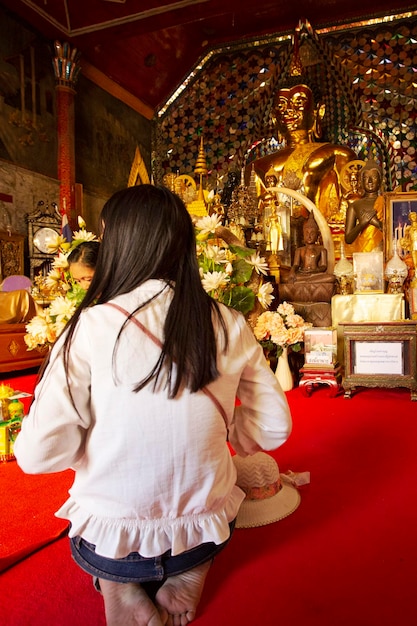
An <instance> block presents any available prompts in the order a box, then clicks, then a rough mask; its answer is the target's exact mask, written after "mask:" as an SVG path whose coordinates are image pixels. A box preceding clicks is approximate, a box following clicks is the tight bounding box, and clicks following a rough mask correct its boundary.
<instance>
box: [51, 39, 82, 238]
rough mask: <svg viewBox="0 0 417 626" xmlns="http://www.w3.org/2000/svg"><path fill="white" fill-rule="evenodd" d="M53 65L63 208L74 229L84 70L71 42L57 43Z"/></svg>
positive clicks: (61, 207)
mask: <svg viewBox="0 0 417 626" xmlns="http://www.w3.org/2000/svg"><path fill="white" fill-rule="evenodd" d="M54 55H55V56H54V59H53V68H54V75H55V84H56V101H57V118H58V122H57V132H58V179H59V181H60V189H59V210H60V213H61V215H64V214H65V213H66V214H67V217H68V222H69V224H70V226H71V228H72V230H76V229H77V221H76V215H75V140H74V95H75V93H76V92H75V89H74V87H75V84H76V82H77V79H78V75H79V73H80V69H81V68H80V66H79V59H80V53H79V52H77V49H76V48H74V49H72V50H71V47H70V46H69V44H68V43H63V44H61V43H60V42H59V41H55V43H54Z"/></svg>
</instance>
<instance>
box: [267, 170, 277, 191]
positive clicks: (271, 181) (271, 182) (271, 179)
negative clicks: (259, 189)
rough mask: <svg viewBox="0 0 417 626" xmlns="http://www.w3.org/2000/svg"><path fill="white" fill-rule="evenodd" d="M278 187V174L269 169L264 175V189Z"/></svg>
mask: <svg viewBox="0 0 417 626" xmlns="http://www.w3.org/2000/svg"><path fill="white" fill-rule="evenodd" d="M277 185H278V174H277V173H276V171H275V170H274V169H273V168H271V169H269V170H268V171H267V173H266V174H265V187H276V186H277Z"/></svg>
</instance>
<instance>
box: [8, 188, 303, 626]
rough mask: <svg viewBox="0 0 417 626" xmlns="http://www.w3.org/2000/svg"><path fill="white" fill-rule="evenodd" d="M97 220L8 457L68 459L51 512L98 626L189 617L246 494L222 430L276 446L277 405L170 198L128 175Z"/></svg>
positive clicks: (243, 443)
mask: <svg viewBox="0 0 417 626" xmlns="http://www.w3.org/2000/svg"><path fill="white" fill-rule="evenodd" d="M101 223H102V224H103V228H104V232H103V239H102V243H101V245H100V250H99V254H98V259H97V266H96V271H95V273H94V276H93V278H92V280H91V284H90V287H89V289H88V291H87V294H86V296H85V298H84V300H83V301H82V303H81V305H80V307H79V308H78V309H77V310H76V312H75V314H74V316H73V318H72V319H71V320H70V322H69V324H68V326H67V328H66V329H65V330H64V332H63V334H62V335H61V336H60V338H59V339H58V341H57V343H56V344H55V345H54V347H53V349H52V351H51V354H50V358H49V363H48V364H47V365H46V368H45V369H44V371H43V374H42V377H41V379H40V381H39V383H38V385H37V387H36V390H35V394H34V398H35V400H34V401H33V404H32V406H31V408H30V412H29V415H28V417H26V418H25V419H24V423H23V427H22V431H21V433H20V435H19V436H18V439H17V441H16V446H15V454H16V457H17V459H18V463H19V465H20V466H21V467H22V469H23V470H24V471H25V472H28V473H46V472H58V471H62V470H66V469H67V468H70V467H71V468H73V469H74V470H75V479H74V483H73V485H72V487H71V490H70V497H69V499H68V500H67V501H66V502H65V504H64V505H63V506H62V507H61V508H60V510H59V511H58V513H57V515H58V517H62V518H64V519H68V520H69V521H70V522H71V529H70V533H69V536H70V538H71V547H72V553H73V556H74V558H75V560H76V561H77V563H78V564H79V565H80V566H81V567H82V568H83V569H84V570H85V571H86V572H89V573H90V574H91V575H92V576H94V577H96V578H98V583H99V585H100V588H101V591H102V593H103V597H104V605H105V612H106V619H107V624H108V625H110V626H116V625H123V626H125V625H126V624H138V625H141V626H162V625H164V624H167V625H168V626H185V625H186V624H188V622H190V621H192V620H193V619H194V617H195V614H196V608H197V604H198V602H199V599H200V595H201V592H202V590H203V585H204V580H205V577H206V575H207V572H208V569H209V567H210V563H211V562H212V559H213V557H214V556H215V555H216V554H217V553H218V552H219V550H221V549H222V548H223V547H224V546H225V545H226V543H227V542H228V540H229V539H230V536H231V533H232V530H233V525H234V520H235V518H236V515H237V512H238V509H239V506H240V504H241V502H242V501H243V499H244V497H245V494H244V493H243V491H242V490H241V489H240V488H239V487H237V486H236V484H235V483H236V469H235V466H234V463H233V461H232V457H231V454H230V451H229V448H228V446H227V443H226V441H227V437H228V436H229V440H230V443H231V445H232V446H233V448H234V449H235V450H236V452H237V453H239V454H241V455H248V454H253V453H255V452H257V451H259V450H272V449H275V448H277V447H278V446H280V445H281V444H283V443H284V442H285V441H286V439H287V438H288V435H289V433H290V430H291V418H290V413H289V408H288V404H287V401H286V398H285V395H284V393H283V392H282V390H281V388H280V387H279V384H278V383H277V381H276V379H275V376H274V375H273V373H272V371H271V369H270V368H269V366H268V364H267V362H266V360H265V358H264V355H263V351H262V348H261V346H260V345H259V344H258V342H257V341H256V339H255V337H254V335H253V333H252V331H251V330H250V328H249V326H248V325H247V323H246V320H245V319H244V317H243V316H242V315H241V314H240V313H237V312H236V311H234V310H232V309H228V308H227V307H225V306H224V305H220V304H218V303H216V302H215V301H214V300H213V299H211V298H210V297H209V296H208V295H207V294H206V292H205V291H204V289H203V287H202V284H201V280H200V275H199V268H198V263H197V257H196V244H195V234H194V228H193V224H192V220H191V217H190V215H189V213H188V211H187V209H186V207H185V205H184V203H183V202H182V201H181V200H180V198H179V197H178V196H176V195H175V194H173V193H171V192H170V191H169V190H168V189H166V188H164V187H155V186H153V185H140V186H138V187H129V188H127V189H124V190H121V191H119V192H117V193H116V194H115V195H114V196H113V197H112V198H110V200H109V201H108V202H107V203H106V204H105V206H104V208H103V211H102V214H101ZM236 397H238V398H239V401H240V403H239V406H237V407H236Z"/></svg>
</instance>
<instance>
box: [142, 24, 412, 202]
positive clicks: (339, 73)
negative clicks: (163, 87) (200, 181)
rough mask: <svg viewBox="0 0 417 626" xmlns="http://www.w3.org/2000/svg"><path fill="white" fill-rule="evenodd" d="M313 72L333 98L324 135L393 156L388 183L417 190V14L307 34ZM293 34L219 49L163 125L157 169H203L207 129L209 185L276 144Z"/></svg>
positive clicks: (383, 157)
mask: <svg viewBox="0 0 417 626" xmlns="http://www.w3.org/2000/svg"><path fill="white" fill-rule="evenodd" d="M300 52H301V57H302V62H303V65H304V71H305V75H306V77H307V78H308V80H309V81H310V83H314V85H315V87H316V89H317V90H318V92H320V98H321V99H322V100H324V102H325V104H326V115H325V119H324V136H323V140H325V141H331V142H333V143H343V144H347V145H349V146H350V147H352V148H353V149H354V150H355V151H356V153H357V154H358V158H360V159H363V160H366V159H368V158H376V159H377V160H378V161H379V162H380V163H381V165H383V166H384V169H385V175H386V183H385V189H386V190H387V191H389V190H392V189H394V188H397V190H401V191H414V190H417V158H416V148H417V19H416V18H413V19H412V20H400V21H397V22H390V23H387V24H383V25H376V26H375V25H374V26H369V27H368V26H366V25H362V26H361V27H360V28H359V27H358V28H356V29H355V30H345V31H343V32H332V33H327V34H323V33H321V34H320V35H317V34H316V33H314V31H313V30H312V29H310V30H309V29H306V31H305V32H304V33H302V38H301V49H300ZM291 55H292V44H291V41H290V39H289V38H281V39H280V40H279V39H278V38H277V39H276V40H272V39H270V40H265V41H258V42H252V43H251V44H250V45H248V44H246V45H245V46H243V45H241V46H239V45H236V46H235V47H234V48H229V49H227V50H223V51H222V52H221V53H220V52H217V53H213V54H212V56H211V58H210V59H209V60H207V61H206V62H205V63H202V67H201V69H199V70H198V69H197V70H196V71H195V75H194V77H193V78H192V79H191V80H189V82H188V85H187V87H186V88H185V89H184V90H183V91H182V92H181V93H179V94H178V95H177V96H176V98H174V99H173V101H172V103H171V104H170V105H169V106H168V107H167V108H166V110H161V111H160V114H159V117H158V118H157V119H156V121H155V125H154V142H153V145H154V155H153V174H154V178H155V181H156V182H161V180H162V177H163V176H164V174H167V173H175V174H187V175H190V176H194V168H195V164H196V160H197V156H198V150H199V147H200V139H201V137H203V142H204V151H205V156H206V161H207V166H208V170H209V173H208V180H207V187H208V188H209V189H211V188H214V187H221V186H222V180H223V181H224V180H225V175H226V174H227V173H228V172H229V171H230V170H240V169H241V168H242V167H243V166H244V165H245V164H247V163H249V162H250V161H251V160H253V159H255V158H257V157H258V156H261V155H263V154H266V153H268V152H271V151H274V150H276V149H277V148H279V146H280V138H279V137H277V136H274V129H273V126H272V123H271V121H270V116H271V115H270V114H271V101H272V98H273V95H274V93H275V92H276V89H277V87H278V86H279V84H280V83H281V81H283V80H285V78H286V75H287V74H288V65H289V61H290V59H291Z"/></svg>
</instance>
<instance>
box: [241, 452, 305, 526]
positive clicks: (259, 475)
mask: <svg viewBox="0 0 417 626" xmlns="http://www.w3.org/2000/svg"><path fill="white" fill-rule="evenodd" d="M233 462H234V464H235V466H236V470H237V480H236V484H237V485H238V487H240V488H241V489H242V490H243V491H244V492H245V493H246V497H245V499H244V500H243V502H242V504H241V505H240V509H239V513H238V515H237V520H236V528H254V527H256V526H265V525H266V524H272V522H277V521H278V520H280V519H283V518H284V517H287V515H291V513H293V512H294V511H295V509H296V508H297V507H298V505H299V504H300V494H299V492H298V490H297V489H296V488H295V487H293V486H292V485H290V484H288V483H286V482H285V483H284V482H283V481H282V479H281V477H280V474H279V468H278V465H277V462H276V461H275V459H273V458H272V456H270V455H269V454H266V453H265V452H257V453H256V454H254V455H252V456H248V457H240V456H238V455H235V456H234V457H233Z"/></svg>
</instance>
